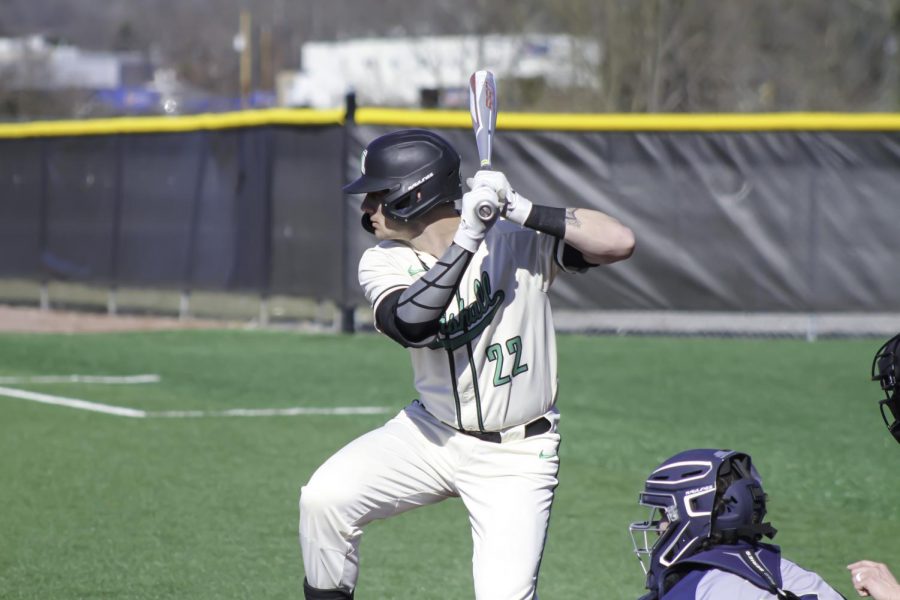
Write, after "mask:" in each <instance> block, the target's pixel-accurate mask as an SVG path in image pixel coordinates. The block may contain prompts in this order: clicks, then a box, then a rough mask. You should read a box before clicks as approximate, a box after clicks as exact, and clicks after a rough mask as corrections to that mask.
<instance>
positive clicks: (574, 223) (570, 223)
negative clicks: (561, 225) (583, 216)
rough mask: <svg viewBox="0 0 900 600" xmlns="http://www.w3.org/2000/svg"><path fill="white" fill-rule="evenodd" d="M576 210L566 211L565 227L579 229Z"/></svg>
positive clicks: (579, 224)
mask: <svg viewBox="0 0 900 600" xmlns="http://www.w3.org/2000/svg"><path fill="white" fill-rule="evenodd" d="M577 210H578V209H577V208H567V209H566V227H575V228H580V227H581V220H580V219H579V218H578V215H576V214H575V212H576V211H577Z"/></svg>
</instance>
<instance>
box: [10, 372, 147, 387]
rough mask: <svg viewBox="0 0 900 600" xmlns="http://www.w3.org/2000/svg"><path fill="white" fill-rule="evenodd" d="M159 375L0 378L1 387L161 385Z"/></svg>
mask: <svg viewBox="0 0 900 600" xmlns="http://www.w3.org/2000/svg"><path fill="white" fill-rule="evenodd" d="M160 380H161V378H160V376H159V375H155V374H146V375H32V376H26V377H0V385H16V384H21V383H102V384H106V385H136V384H141V383H159V382H160Z"/></svg>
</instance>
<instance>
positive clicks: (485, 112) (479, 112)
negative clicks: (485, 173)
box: [469, 70, 497, 221]
mask: <svg viewBox="0 0 900 600" xmlns="http://www.w3.org/2000/svg"><path fill="white" fill-rule="evenodd" d="M469 112H471V113H472V129H473V131H474V132H475V145H476V146H477V147H478V160H479V162H480V165H479V168H481V169H490V168H491V145H492V144H493V141H494V130H495V129H496V127H497V87H496V85H495V84H494V74H493V73H491V72H490V71H484V70H482V71H475V72H474V73H472V76H471V77H469ZM477 211H478V216H479V217H481V219H482V220H483V221H490V220H491V219H493V218H494V212H495V208H494V206H493V205H492V204H490V203H489V202H482V203H481V204H479V205H478V208H477Z"/></svg>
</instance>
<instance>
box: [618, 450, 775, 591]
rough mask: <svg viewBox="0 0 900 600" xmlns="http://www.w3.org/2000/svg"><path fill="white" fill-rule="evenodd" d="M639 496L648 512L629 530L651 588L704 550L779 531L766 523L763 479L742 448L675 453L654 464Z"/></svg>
mask: <svg viewBox="0 0 900 600" xmlns="http://www.w3.org/2000/svg"><path fill="white" fill-rule="evenodd" d="M639 502H640V504H641V505H642V506H646V507H648V508H649V509H650V515H649V517H648V519H647V520H646V521H642V522H637V523H632V524H631V526H630V527H629V531H630V532H631V538H632V541H633V542H634V551H635V554H637V557H638V559H639V560H640V562H641V567H642V568H643V569H644V572H645V573H646V574H647V588H648V589H651V590H653V589H656V588H657V586H658V585H659V583H660V582H659V579H660V577H661V576H662V574H663V572H665V571H666V570H667V569H669V568H670V567H671V566H673V565H674V564H676V563H677V562H678V561H680V560H685V559H687V558H688V557H690V556H692V555H694V554H696V553H698V552H700V551H702V550H705V549H707V548H710V547H712V546H715V545H717V544H734V543H737V542H738V540H745V541H749V542H751V543H755V542H758V541H759V540H760V539H762V537H763V536H764V535H765V536H768V537H770V538H771V537H774V536H775V529H774V528H772V526H771V525H769V524H768V523H763V517H765V514H766V495H765V493H764V492H763V489H762V479H761V478H760V476H759V473H758V472H757V471H756V468H754V466H753V463H752V461H751V459H750V456H749V455H748V454H743V453H741V452H735V451H733V450H714V449H698V450H687V451H685V452H681V453H679V454H676V455H675V456H673V457H671V458H669V459H667V460H665V461H663V463H662V464H661V465H659V466H658V467H656V469H654V470H653V472H652V473H651V474H650V477H648V478H647V481H646V483H645V485H644V490H643V491H642V492H641V493H640V495H639ZM657 536H658V537H657Z"/></svg>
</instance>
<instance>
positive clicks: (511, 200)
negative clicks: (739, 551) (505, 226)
mask: <svg viewBox="0 0 900 600" xmlns="http://www.w3.org/2000/svg"><path fill="white" fill-rule="evenodd" d="M466 185H468V186H469V188H471V189H473V190H474V189H476V188H479V187H487V188H490V189H492V190H494V191H495V192H497V195H498V196H499V197H500V200H501V202H502V203H503V212H502V213H501V214H502V215H503V216H504V217H506V218H507V219H508V220H510V221H512V222H513V223H518V224H519V225H524V224H525V219H527V218H528V215H529V214H531V200H529V199H528V198H526V197H525V196H523V195H522V194H519V193H518V192H516V191H515V190H514V189H512V186H511V185H509V180H508V179H506V175H504V174H503V172H502V171H487V170H484V169H482V170H481V171H478V172H477V173H475V177H472V178H469V179H466Z"/></svg>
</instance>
